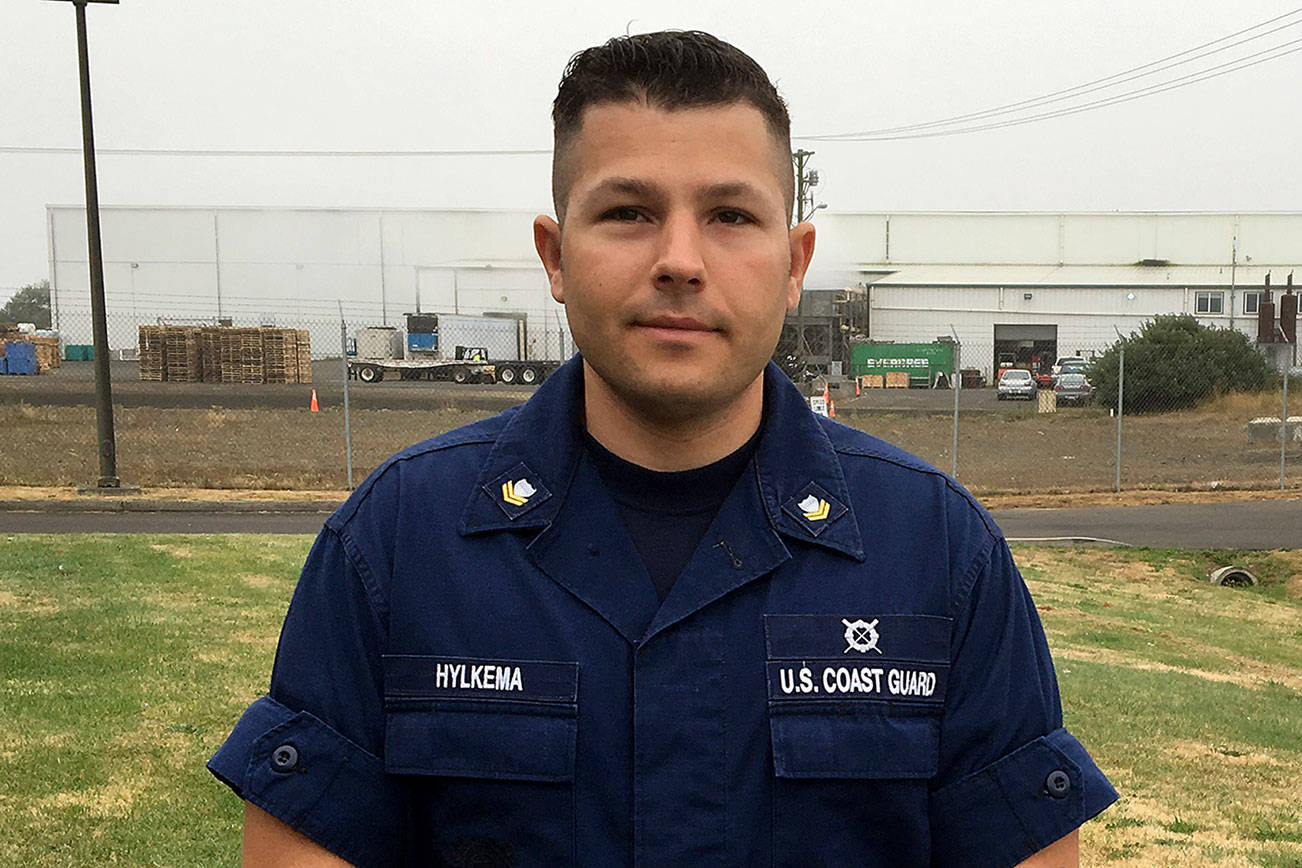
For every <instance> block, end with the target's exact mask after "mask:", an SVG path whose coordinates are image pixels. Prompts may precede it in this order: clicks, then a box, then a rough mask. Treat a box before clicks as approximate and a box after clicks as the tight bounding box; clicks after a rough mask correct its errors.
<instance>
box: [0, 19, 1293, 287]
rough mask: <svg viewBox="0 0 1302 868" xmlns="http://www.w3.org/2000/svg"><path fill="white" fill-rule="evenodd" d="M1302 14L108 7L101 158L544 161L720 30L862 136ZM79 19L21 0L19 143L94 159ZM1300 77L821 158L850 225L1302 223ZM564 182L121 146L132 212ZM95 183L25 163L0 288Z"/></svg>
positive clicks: (8, 44) (536, 197) (10, 201)
mask: <svg viewBox="0 0 1302 868" xmlns="http://www.w3.org/2000/svg"><path fill="white" fill-rule="evenodd" d="M1297 8H1298V6H1297V5H1295V2H1294V0H1236V2H1233V3H1230V2H1224V0H1221V2H1216V0H1179V2H1175V0H1164V2H1158V0H1132V2H1129V3H1124V4H1122V3H1113V2H1102V0H1076V2H1070V3H1068V2H1056V3H1055V2H1049V3H1046V2H1044V0H1001V2H998V3H994V2H986V3H972V2H970V0H963V2H958V0H933V2H930V3H899V2H896V0H893V2H879V0H867V2H861V3H858V4H847V3H844V2H836V3H831V2H805V3H800V4H779V3H776V2H764V0H760V2H751V3H748V4H738V3H726V4H725V3H714V2H709V0H692V2H666V0H655V2H650V0H643V2H629V3H619V2H612V0H604V2H571V3H564V4H561V3H550V4H544V3H538V2H488V3H485V2H480V3H469V2H464V3H457V4H449V3H444V2H438V0H384V2H379V0H354V2H349V3H323V2H320V0H312V2H309V0H274V2H267V0H209V2H198V0H185V2H178V0H122V3H121V5H118V6H113V5H108V4H96V3H92V4H91V6H90V7H89V19H90V46H91V75H92V86H93V91H94V99H95V123H96V143H97V145H98V146H100V147H105V148H108V147H136V148H181V149H190V148H258V149H274V150H280V149H309V150H340V149H365V150H385V149H400V150H401V149H463V148H493V149H500V148H546V147H548V146H549V144H550V122H549V118H548V111H549V108H550V101H551V99H552V97H553V95H554V93H555V87H556V82H557V80H558V79H559V76H560V72H561V69H562V68H563V66H564V64H565V61H566V60H567V59H568V58H569V56H570V55H571V54H573V53H574V52H575V51H577V50H579V49H581V48H584V47H586V46H588V45H591V44H595V43H597V42H600V41H602V40H604V39H606V38H608V37H609V36H612V35H616V34H620V33H624V32H625V30H626V28H630V27H631V30H632V32H640V31H646V30H657V29H661V28H669V27H673V28H698V29H702V30H708V31H711V32H713V33H715V34H717V35H719V36H721V37H723V38H725V39H727V40H729V41H731V42H734V43H735V44H737V45H738V46H740V47H741V48H743V49H744V50H746V51H747V52H749V53H750V54H752V55H753V56H754V57H755V58H756V59H757V60H758V61H759V62H760V63H761V64H762V65H763V66H764V67H765V68H766V69H767V70H768V71H769V73H770V75H771V76H773V78H774V79H775V81H776V82H777V84H778V87H779V89H780V90H781V91H782V93H783V95H784V96H785V97H786V98H787V101H788V102H789V103H790V105H791V109H792V120H793V132H794V133H796V134H797V135H814V134H826V133H840V132H851V131H857V130H865V129H875V128H882V127H889V126H898V125H903V124H912V123H919V122H924V121H930V120H934V119H937V118H945V117H949V116H952V115H957V114H963V113H966V112H972V111H979V110H981V109H985V108H988V107H991V106H998V105H1003V104H1006V103H1009V102H1013V101H1017V100H1022V99H1027V98H1031V97H1036V96H1040V95H1042V94H1046V93H1050V92H1053V91H1057V90H1060V89H1062V88H1068V87H1072V86H1075V85H1078V84H1083V83H1085V82H1087V81H1090V80H1093V79H1097V78H1100V77H1103V76H1106V75H1110V74H1112V73H1115V72H1120V71H1122V70H1125V69H1129V68H1131V67H1135V66H1138V65H1140V64H1143V63H1147V62H1149V61H1152V60H1156V59H1158V58H1162V57H1165V56H1167V55H1171V54H1174V53H1176V52H1179V51H1182V50H1184V49H1188V48H1192V47H1194V46H1196V45H1199V44H1201V43H1204V42H1208V41H1211V40H1213V39H1216V38H1218V37H1221V36H1224V35H1227V34H1229V33H1232V32H1234V31H1237V30H1241V29H1243V28H1246V27H1250V26H1252V25H1254V24H1258V23H1260V22H1263V21H1266V20H1267V19H1270V18H1274V17H1276V16H1280V15H1285V14H1286V13H1289V12H1292V11H1293V10H1295V9H1297ZM73 21H74V19H73V10H72V4H71V3H66V2H61V3H55V2H46V0H3V3H2V4H0V56H3V57H4V65H3V72H0V148H4V147H14V146H27V147H32V146H53V147H59V146H63V147H70V146H78V145H79V144H80V141H81V137H80V114H79V109H78V91H77V61H76V40H75V29H74V24H73ZM630 22H631V23H630ZM1288 23H1297V24H1298V26H1294V27H1290V28H1288V29H1284V30H1281V31H1280V32H1278V33H1275V34H1272V35H1270V36H1266V37H1264V38H1262V39H1261V40H1259V41H1256V42H1252V43H1249V44H1247V45H1244V46H1241V47H1240V48H1238V49H1233V50H1230V51H1227V52H1225V53H1223V54H1218V55H1215V56H1214V57H1213V58H1208V59H1206V60H1204V61H1202V62H1201V63H1200V64H1198V67H1199V68H1205V67H1207V66H1210V65H1211V64H1213V63H1220V62H1224V61H1226V60H1229V59H1231V58H1233V57H1242V56H1244V55H1245V54H1247V53H1249V52H1251V51H1258V50H1261V49H1263V48H1266V47H1268V46H1271V45H1279V44H1282V43H1284V42H1286V41H1289V40H1294V39H1299V38H1302V15H1299V16H1295V17H1293V18H1289V19H1286V20H1284V21H1281V22H1279V23H1277V24H1276V25H1274V26H1280V25H1281V24H1288ZM1299 45H1302V43H1299ZM1193 68H1195V67H1194V66H1190V67H1183V68H1181V69H1180V70H1172V71H1170V72H1167V73H1165V74H1164V76H1165V77H1166V78H1170V77H1172V76H1174V75H1177V74H1180V72H1183V71H1185V70H1188V69H1193ZM1153 80H1156V79H1145V80H1141V81H1139V82H1136V83H1134V84H1132V85H1130V87H1135V86H1139V85H1143V84H1147V83H1150V82H1151V81H1153ZM1300 81H1302V53H1297V54H1292V55H1289V56H1287V57H1284V58H1282V59H1279V60H1275V61H1272V62H1269V63H1262V64H1260V65H1257V66H1254V67H1252V68H1251V69H1246V70H1244V71H1242V72H1237V73H1233V74H1230V75H1224V76H1221V77H1219V78H1214V79H1211V80H1209V81H1206V82H1203V83H1199V84H1195V85H1192V86H1190V87H1187V88H1183V89H1179V90H1174V91H1171V92H1168V93H1162V94H1158V95H1155V96H1152V97H1149V98H1146V99H1140V100H1135V101H1132V102H1128V103H1125V104H1122V105H1117V106H1113V107H1108V108H1103V109H1099V110H1096V111H1090V112H1084V113H1081V114H1076V115H1072V116H1068V117H1062V118H1057V119H1053V120H1047V121H1043V122H1039V123H1033V124H1027V125H1024V126H1014V127H1009V128H1005V129H999V130H990V131H985V132H977V133H971V134H967V135H960V136H949V137H941V138H926V139H911V140H903V141H879V142H859V143H832V142H817V143H814V142H804V143H799V142H798V144H804V146H806V147H809V148H811V149H813V150H815V151H816V152H817V154H816V156H815V157H814V158H813V163H812V164H813V166H814V167H816V168H818V169H819V170H820V172H821V174H822V178H823V185H822V187H821V188H820V191H819V194H820V199H821V200H822V201H824V202H826V203H827V204H828V206H829V207H830V208H831V209H833V210H838V211H877V210H893V211H902V210H1042V211H1059V210H1091V211H1093V210H1099V211H1107V210H1114V209H1117V210H1242V211H1264V210H1300V209H1302V171H1299V168H1302V167H1300V165H1299V158H1298V153H1299V150H1298V148H1299V142H1302V112H1300V111H1299V109H1300V108H1302V105H1299V103H1300V100H1299V98H1298V93H1299V88H1298V85H1299V82H1300ZM1116 92H1117V91H1106V92H1101V93H1099V94H1096V95H1095V96H1108V95H1111V94H1113V93H1116ZM1070 104H1071V103H1059V104H1055V105H1054V106H1050V107H1049V108H1054V107H1058V106H1062V105H1070ZM547 167H548V158H547V157H546V156H514V157H505V156H495V157H454V158H449V157H442V158H424V157H422V158H415V157H387V158H373V157H364V158H357V157H347V158H344V157H307V158H288V157H275V158H253V157H180V156H125V155H119V156H115V155H107V154H106V155H101V157H100V159H99V181H100V200H101V203H103V204H106V205H107V204H139V205H286V206H288V205H345V206H347V205H353V206H401V207H432V208H436V207H443V206H470V207H489V208H496V207H501V208H526V209H537V210H549V209H550V202H549V199H548V186H547V177H548V171H547ZM83 196H84V192H83V187H82V170H81V161H80V157H79V155H77V154H28V153H14V152H11V151H4V150H0V300H3V299H4V298H6V297H7V296H8V294H9V293H10V292H12V290H13V288H15V287H17V286H19V285H21V284H24V283H27V282H30V281H32V280H37V279H40V278H42V277H44V276H46V273H47V263H46V240H45V210H44V206H45V205H46V203H57V204H69V203H73V204H77V203H81V202H82V201H84V199H83ZM1227 254H1228V251H1227Z"/></svg>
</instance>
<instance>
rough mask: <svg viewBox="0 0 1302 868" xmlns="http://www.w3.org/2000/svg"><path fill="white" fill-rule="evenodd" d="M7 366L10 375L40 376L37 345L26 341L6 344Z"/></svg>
mask: <svg viewBox="0 0 1302 868" xmlns="http://www.w3.org/2000/svg"><path fill="white" fill-rule="evenodd" d="M5 364H6V366H7V367H8V368H9V370H8V371H6V372H5V373H9V374H38V373H40V368H39V367H38V366H37V364H36V344H30V343H27V342H25V341H7V342H6V343H5Z"/></svg>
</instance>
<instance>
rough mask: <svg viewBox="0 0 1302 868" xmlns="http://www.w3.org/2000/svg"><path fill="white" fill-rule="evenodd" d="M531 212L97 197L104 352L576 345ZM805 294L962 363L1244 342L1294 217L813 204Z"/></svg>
mask: <svg viewBox="0 0 1302 868" xmlns="http://www.w3.org/2000/svg"><path fill="white" fill-rule="evenodd" d="M533 217H534V213H533V212H524V211H477V210H404V209H361V208H356V209H325V208H270V207H250V208H227V207H219V208H197V207H196V208H177V207H114V206H108V207H102V208H101V223H102V227H103V248H104V277H105V293H106V304H107V309H108V319H109V343H110V347H112V348H113V349H123V348H130V347H134V346H135V344H136V326H137V325H138V324H151V323H156V322H159V321H162V322H170V323H182V322H216V321H219V320H226V319H229V320H231V321H232V322H233V323H234V324H236V325H247V324H268V325H279V326H285V327H298V328H310V329H312V331H313V335H312V337H313V349H314V354H316V355H330V354H336V353H337V350H336V349H335V348H336V347H337V346H338V342H339V328H338V322H339V317H340V311H341V310H342V312H343V315H344V317H345V318H346V320H347V321H348V323H349V327H350V328H353V327H356V326H360V325H383V324H388V325H399V326H400V325H401V324H402V315H403V314H405V313H408V312H415V311H423V312H433V313H462V314H479V313H497V312H501V313H517V314H518V313H523V314H525V315H526V316H527V324H528V329H529V334H530V335H531V337H530V339H529V340H530V343H531V353H532V354H533V355H534V356H535V357H537V358H558V357H561V356H563V355H565V354H567V353H568V352H569V351H570V350H571V349H572V348H571V346H570V344H569V343H568V335H567V333H566V331H565V327H564V315H563V311H562V310H561V308H560V306H559V305H556V304H555V303H554V302H552V300H551V298H550V295H549V294H548V291H547V283H546V279H545V277H544V275H543V272H542V268H541V266H540V265H539V264H538V262H537V259H536V256H535V254H534V251H533V242H532V232H531V229H530V223H531V221H532V219H533ZM816 224H817V226H818V242H817V252H816V254H815V264H816V267H815V268H814V270H813V271H812V273H811V275H810V277H809V279H808V281H807V283H806V286H807V287H808V288H810V289H834V288H843V287H847V288H848V287H863V288H865V289H866V292H867V295H868V305H869V315H868V336H869V337H870V338H871V339H873V340H880V341H901V342H927V341H932V340H935V339H936V338H937V337H940V336H947V335H951V334H956V335H957V336H958V339H959V341H960V342H961V344H962V346H963V359H964V365H965V366H968V365H969V364H971V365H972V366H978V365H979V366H981V367H983V368H985V369H987V371H988V370H989V368H990V366H992V365H993V364H994V363H995V361H996V359H997V357H998V355H999V354H1000V353H1002V352H1006V351H1014V352H1019V353H1022V354H1025V353H1026V352H1028V351H1034V352H1036V353H1037V354H1040V355H1043V354H1046V353H1047V354H1048V355H1078V354H1085V355H1088V354H1089V353H1090V352H1092V351H1098V350H1101V349H1102V348H1104V347H1105V346H1107V345H1108V344H1110V343H1111V342H1112V341H1114V340H1115V339H1116V335H1117V332H1118V331H1120V332H1121V333H1123V334H1125V333H1128V332H1130V331H1133V330H1135V329H1136V328H1138V327H1139V326H1140V325H1141V324H1142V323H1143V322H1144V321H1145V320H1146V319H1148V318H1151V317H1152V316H1153V315H1155V314H1164V313H1189V314H1193V315H1194V316H1196V317H1198V319H1199V320H1201V321H1203V322H1204V323H1207V324H1213V325H1221V326H1228V327H1234V328H1238V329H1240V330H1241V331H1243V332H1245V333H1246V334H1248V335H1249V336H1251V337H1255V336H1256V310H1257V304H1258V302H1259V300H1260V298H1261V291H1262V286H1263V282H1264V280H1265V277H1266V275H1267V273H1270V274H1271V275H1272V277H1273V281H1274V286H1275V287H1277V288H1279V289H1283V288H1284V287H1283V285H1284V283H1285V279H1286V276H1287V275H1288V274H1289V273H1290V272H1292V271H1293V270H1294V269H1295V268H1296V267H1297V266H1299V265H1302V213H1256V214H1233V213H1185V212H1180V213H1161V212H1143V213H1068V214H1045V213H993V212H962V213H898V214H851V213H836V212H825V211H824V212H820V213H819V214H818V217H817V220H816ZM47 231H48V238H49V268H50V284H51V287H52V308H53V315H54V318H55V323H54V325H55V327H56V328H58V329H59V330H60V331H61V333H62V335H63V338H64V342H65V343H67V344H78V343H90V342H91V337H90V335H91V321H90V300H89V290H88V286H89V276H88V267H87V255H86V224H85V211H84V209H83V208H81V207H79V206H78V207H74V206H49V207H47Z"/></svg>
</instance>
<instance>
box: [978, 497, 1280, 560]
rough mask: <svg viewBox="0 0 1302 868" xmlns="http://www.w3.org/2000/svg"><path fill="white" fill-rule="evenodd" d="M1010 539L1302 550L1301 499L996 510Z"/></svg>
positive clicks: (1179, 546)
mask: <svg viewBox="0 0 1302 868" xmlns="http://www.w3.org/2000/svg"><path fill="white" fill-rule="evenodd" d="M993 515H994V517H995V520H996V521H998V522H999V526H1000V527H1002V528H1003V529H1004V534H1005V535H1006V536H1008V537H1009V538H1010V539H1013V538H1019V537H1094V538H1100V539H1108V540H1117V541H1118V542H1124V543H1127V544H1129V545H1141V546H1169V547H1174V548H1200V549H1207V548H1238V549H1302V500H1263V501H1258V502H1255V503H1253V502H1248V503H1181V504H1168V505H1164V506H1102V507H1088V508H1081V509H1005V510H998V511H995V512H993Z"/></svg>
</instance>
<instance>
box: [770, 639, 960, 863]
mask: <svg viewBox="0 0 1302 868" xmlns="http://www.w3.org/2000/svg"><path fill="white" fill-rule="evenodd" d="M764 621H765V624H764V627H765V639H766V643H767V649H766V650H767V660H766V663H765V665H766V667H767V677H768V716H769V735H770V742H771V746H772V754H773V857H774V859H773V861H774V864H777V865H827V864H838V863H839V864H852V865H866V866H874V865H882V866H885V865H890V866H912V865H918V866H926V865H929V864H930V844H929V832H928V822H927V798H928V797H927V792H928V782H929V780H930V779H931V778H932V777H934V776H935V774H936V770H937V765H938V763H939V756H940V721H941V716H942V714H943V712H944V697H945V688H946V683H947V678H948V670H949V666H948V659H949V655H948V646H949V631H950V625H951V622H950V619H948V618H940V617H930V616H919V615H880V616H878V615H873V616H867V615H864V616H848V617H845V618H842V617H840V616H824V615H766V616H765V618H764Z"/></svg>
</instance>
